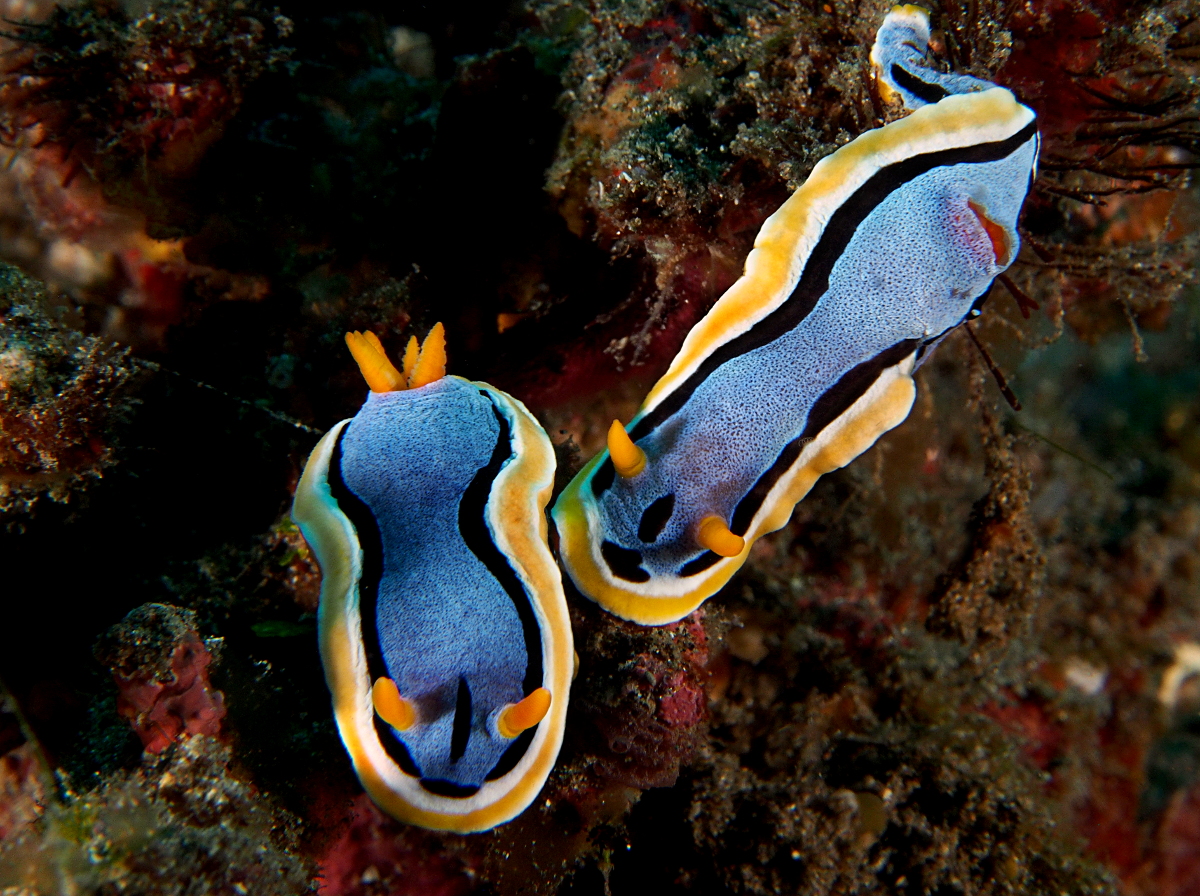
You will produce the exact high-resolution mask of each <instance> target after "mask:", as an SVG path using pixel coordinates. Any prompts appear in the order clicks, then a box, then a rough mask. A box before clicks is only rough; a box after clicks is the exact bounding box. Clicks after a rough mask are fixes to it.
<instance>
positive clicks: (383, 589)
mask: <svg viewBox="0 0 1200 896" xmlns="http://www.w3.org/2000/svg"><path fill="white" fill-rule="evenodd" d="M500 432H501V430H500V423H499V421H498V420H497V417H496V412H495V410H494V405H493V403H492V401H491V400H490V399H489V398H488V397H487V395H486V394H485V393H483V392H481V390H480V389H479V388H477V387H475V386H473V385H471V384H470V383H468V382H466V381H465V380H461V379H458V378H456V377H445V378H443V379H441V380H438V381H437V382H435V383H431V384H430V385H428V386H425V387H423V388H421V389H415V390H412V391H400V392H388V393H383V394H379V393H375V392H372V393H371V394H370V396H369V397H368V399H367V401H366V403H365V404H364V405H363V407H362V409H361V410H360V411H359V412H358V414H357V415H355V417H354V418H353V419H352V420H351V421H350V423H349V424H348V426H347V427H346V430H345V433H344V435H343V437H342V440H341V451H342V454H341V467H340V468H341V474H342V478H343V481H344V482H345V484H346V486H347V487H348V488H349V489H350V491H351V492H353V493H354V495H355V496H357V497H358V498H359V499H360V500H361V501H363V502H364V503H365V504H366V506H367V507H368V508H369V509H370V512H371V515H372V516H373V517H374V519H375V521H376V522H377V524H378V529H379V535H380V538H381V541H382V547H383V551H382V558H383V565H382V574H381V577H380V581H379V590H378V600H377V603H376V608H375V614H374V617H375V625H376V628H377V631H378V636H379V638H378V643H379V649H380V652H381V654H382V659H383V662H384V664H385V665H386V667H387V674H388V677H390V678H392V679H393V680H394V681H395V682H396V685H397V687H398V688H399V690H400V693H401V694H403V695H404V696H405V697H406V698H407V699H409V700H412V701H413V702H414V703H416V704H417V706H418V713H419V716H420V719H421V722H420V723H419V724H417V725H415V726H414V727H413V728H410V729H409V730H407V731H403V732H401V731H396V732H395V734H396V736H397V737H398V738H399V740H400V741H402V742H403V743H404V745H405V746H406V747H407V748H408V750H409V753H410V754H411V756H412V759H413V761H414V762H415V763H416V765H417V767H418V769H419V771H420V773H421V776H422V777H425V778H435V779H440V780H444V781H450V782H452V783H455V784H459V785H462V786H468V787H475V786H479V785H481V784H482V783H483V781H484V778H485V777H486V775H487V774H488V772H490V771H491V770H492V769H493V768H494V767H495V765H496V763H497V762H498V761H499V759H500V757H501V755H502V754H503V753H504V751H505V750H506V749H507V748H508V747H509V746H510V745H511V744H512V741H511V740H508V739H505V738H503V737H501V736H500V735H499V734H498V733H497V732H496V729H495V724H494V716H495V714H496V713H497V712H498V711H499V710H500V709H501V708H503V707H504V706H505V705H506V704H509V703H516V702H518V701H519V700H520V699H521V698H522V697H523V696H524V691H523V689H522V681H523V679H524V676H525V671H526V665H527V655H526V650H525V636H524V633H523V631H522V626H521V621H520V618H519V617H518V614H517V611H516V609H515V607H514V605H513V601H512V599H511V598H510V597H509V595H508V594H507V593H506V592H505V590H504V588H503V586H502V585H501V584H500V583H499V582H498V581H497V580H496V578H495V577H493V575H492V574H491V572H489V570H488V568H487V567H486V566H485V565H484V563H483V562H482V561H481V560H480V559H479V557H477V556H476V555H475V553H473V552H472V550H471V548H470V547H469V546H468V545H467V543H466V542H465V541H464V540H463V536H462V534H461V532H460V529H459V507H460V499H461V498H462V496H463V493H464V492H465V491H466V490H467V488H468V486H469V485H470V484H471V482H472V480H473V479H474V478H475V476H476V474H477V473H478V472H479V471H480V470H481V468H484V467H486V466H487V465H488V463H489V461H490V460H491V458H492V455H493V451H494V450H495V449H496V444H497V439H498V438H499V436H500ZM359 537H360V540H361V539H362V538H363V533H362V532H360V533H359ZM364 550H368V548H367V547H366V545H365V544H364ZM364 623H365V621H364ZM460 677H461V678H462V679H464V680H465V681H466V682H467V686H468V687H469V688H470V693H471V702H472V715H471V733H470V737H469V738H468V740H467V744H466V750H465V752H464V753H463V755H462V756H461V757H460V758H458V759H457V761H452V759H451V737H452V728H453V724H454V717H455V703H456V696H457V694H458V691H459V681H460Z"/></svg>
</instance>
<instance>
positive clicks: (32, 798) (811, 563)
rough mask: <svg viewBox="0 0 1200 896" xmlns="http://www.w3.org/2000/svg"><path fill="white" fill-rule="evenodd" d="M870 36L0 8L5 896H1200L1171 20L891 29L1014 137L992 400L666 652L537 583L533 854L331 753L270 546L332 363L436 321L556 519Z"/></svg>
mask: <svg viewBox="0 0 1200 896" xmlns="http://www.w3.org/2000/svg"><path fill="white" fill-rule="evenodd" d="M889 6H890V3H887V2H880V3H876V2H865V0H861V2H860V0H830V2H829V3H816V4H808V3H806V4H800V3H788V2H785V3H765V2H758V0H739V2H660V0H636V2H628V0H620V2H619V0H593V2H588V3H573V2H566V0H545V2H530V3H528V4H524V5H512V6H507V5H504V4H471V5H466V6H462V5H442V6H440V7H436V8H431V7H429V6H428V5H424V4H407V3H400V4H374V3H351V4H348V5H343V6H341V7H337V8H332V7H329V6H328V5H317V4H309V3H305V2H301V0H289V2H283V3H280V4H278V6H277V7H276V5H262V4H256V3H233V2H225V0H204V2H198V0H151V2H149V3H140V4H134V3H100V2H90V0H89V2H80V3H76V4H73V5H70V6H69V7H68V6H63V7H61V8H60V7H56V6H54V5H53V4H50V3H47V2H44V0H37V2H32V0H30V2H24V3H16V2H11V3H6V4H4V6H3V10H2V11H3V14H4V16H5V18H6V19H8V20H12V21H21V22H23V23H25V24H22V25H20V26H18V25H13V26H6V28H5V34H4V35H3V40H4V41H5V42H6V43H5V49H6V50H7V51H9V52H7V53H6V55H4V56H3V58H2V60H0V65H3V66H4V69H3V71H2V72H0V133H2V135H3V137H4V149H3V154H4V161H5V163H6V164H5V165H4V166H0V169H2V170H0V259H3V260H5V261H7V262H9V263H11V264H12V265H15V266H16V267H8V266H5V267H4V268H3V269H2V270H0V523H2V524H3V525H4V526H5V529H4V534H3V536H2V537H0V568H2V569H3V570H4V571H5V578H4V585H3V595H4V597H5V600H4V601H3V605H4V607H5V610H6V612H7V613H8V615H7V616H6V617H5V619H4V621H3V622H2V623H0V894H3V896H17V894H20V896H27V894H31V893H32V894H38V896H50V894H57V893H59V892H75V893H80V894H101V893H105V894H107V893H116V892H123V893H144V894H158V893H166V894H174V893H179V894H186V893H197V894H198V893H205V894H208V893H237V894H245V893H281V894H285V893H286V894H290V893H307V892H320V893H325V894H339V896H340V894H354V896H359V894H362V896H381V894H402V893H416V892H420V893H423V894H456V896H457V894H464V893H472V892H478V893H495V894H564V896H566V894H571V896H590V894H600V893H606V892H611V893H626V892H643V891H648V890H656V891H659V892H662V893H664V894H667V893H670V894H674V893H679V894H709V893H730V892H732V893H746V894H766V893H813V894H851V893H856V894H866V893H887V894H895V893H912V894H918V893H920V894H937V896H948V894H956V893H963V894H967V893H970V894H1025V893H1037V894H1041V893H1069V894H1114V896H1115V894H1120V896H1151V894H1154V896H1158V894H1170V896H1189V894H1191V893H1194V892H1196V891H1197V888H1200V352H1198V351H1197V345H1198V342H1197V340H1198V339H1200V292H1198V287H1197V283H1196V275H1195V270H1196V256H1197V249H1198V245H1200V244H1198V238H1197V224H1198V223H1200V215H1198V208H1200V205H1198V196H1197V193H1196V189H1195V187H1194V186H1193V185H1192V182H1191V171H1192V170H1193V169H1194V167H1195V165H1196V163H1197V151H1198V150H1200V147H1198V146H1197V138H1198V136H1200V130H1198V128H1197V121H1198V120H1200V116H1198V115H1197V110H1198V109H1200V87H1198V86H1197V85H1200V78H1198V75H1200V71H1197V65H1198V64H1200V63H1198V61H1197V60H1200V3H1196V2H1194V0H1174V2H1167V3H1140V4H1118V3H1113V2H1108V0H1034V2H1031V3H1025V4H1010V3H1002V2H999V0H995V2H992V0H983V2H978V3H966V2H963V3H956V2H938V3H933V4H930V6H931V16H932V20H933V23H934V28H935V34H934V54H933V57H934V59H935V60H936V61H937V64H938V65H940V66H941V67H943V68H945V69H947V70H949V69H954V70H958V71H965V72H968V73H971V74H975V75H978V76H980V77H986V78H989V79H990V80H993V81H996V82H997V83H1000V84H1004V85H1006V86H1009V87H1011V88H1012V89H1013V90H1014V91H1015V92H1016V93H1017V94H1018V95H1019V97H1020V99H1021V100H1022V101H1023V102H1025V103H1027V104H1029V105H1030V106H1031V107H1033V108H1034V109H1035V110H1036V111H1037V112H1038V115H1039V121H1040V125H1041V128H1042V133H1043V137H1044V143H1043V147H1042V157H1041V170H1040V172H1039V176H1038V178H1037V180H1036V181H1035V183H1034V185H1033V191H1032V193H1031V198H1030V201H1029V203H1028V204H1027V207H1026V210H1025V213H1024V216H1023V219H1022V239H1023V242H1024V243H1025V245H1026V246H1027V249H1026V250H1025V251H1024V252H1023V253H1022V255H1021V256H1020V258H1019V259H1018V262H1017V263H1016V264H1015V265H1014V267H1013V268H1012V269H1011V271H1010V273H1009V279H1010V281H1011V288H1010V286H1008V285H1000V284H998V285H997V286H996V287H995V289H994V291H993V294H992V296H991V298H990V300H989V302H988V304H987V306H986V308H985V311H984V314H983V315H982V317H981V318H980V319H979V320H978V322H976V323H974V324H973V325H972V329H973V333H974V335H975V336H976V337H977V339H978V342H979V343H980V344H981V345H982V346H983V347H984V348H985V349H986V350H987V353H988V357H989V360H985V358H984V355H983V354H982V353H981V352H980V351H979V350H978V349H977V348H976V347H975V345H974V344H973V343H972V340H971V339H969V338H968V337H967V334H966V333H963V332H961V331H959V332H956V333H954V334H952V335H951V336H950V337H949V338H948V339H947V340H946V341H945V342H944V343H943V345H942V346H941V347H940V348H939V349H938V351H937V353H936V354H935V355H934V356H933V357H932V359H931V360H930V361H929V362H928V363H927V364H925V365H924V366H923V367H922V368H921V369H920V371H919V372H918V374H917V378H918V381H919V398H918V401H917V404H916V406H915V407H914V408H913V410H912V413H911V414H910V416H909V419H908V420H907V421H906V422H905V423H904V424H903V425H902V426H900V427H899V428H897V429H896V430H894V431H893V432H891V433H889V434H888V435H886V436H885V437H884V438H882V439H881V440H880V441H879V443H878V444H876V445H875V447H874V448H872V449H871V450H870V451H869V452H868V453H866V454H865V455H864V456H862V457H861V458H860V459H858V460H857V461H856V462H855V463H854V464H852V465H851V466H849V467H847V468H846V469H844V470H841V471H838V472H835V473H832V474H829V475H828V476H826V477H825V478H824V479H822V480H821V481H820V483H818V485H817V486H816V487H815V488H814V489H813V491H812V493H811V494H810V495H809V496H808V497H807V498H805V499H804V501H803V502H801V503H800V504H799V505H798V507H797V509H796V512H795V514H794V516H793V518H792V521H791V523H790V524H789V525H788V526H787V527H786V528H785V529H783V530H781V531H779V532H777V533H775V534H774V535H772V536H770V537H768V538H765V539H763V540H762V541H761V542H760V543H759V544H758V545H756V547H755V548H754V550H753V552H752V553H751V557H750V559H749V561H748V562H747V564H746V566H745V568H744V569H743V570H742V571H741V572H740V573H739V574H738V575H737V576H736V577H735V578H734V579H733V580H732V581H731V583H730V584H729V585H728V586H727V587H726V588H725V589H724V590H723V591H722V592H721V593H719V594H718V595H716V596H714V597H713V598H712V599H711V600H709V602H708V603H707V604H706V605H705V606H704V608H703V609H702V610H701V611H698V612H697V613H694V614H692V615H691V616H689V617H687V618H685V619H684V620H682V621H680V622H679V623H677V624H675V625H671V626H664V627H661V628H642V627H638V626H635V625H632V624H629V623H625V622H622V621H621V620H618V619H615V618H613V617H611V616H609V615H607V614H605V613H604V612H603V611H601V610H600V609H599V608H598V607H596V606H595V605H593V604H592V603H590V602H589V601H587V600H586V599H584V598H583V597H581V596H580V595H579V594H577V593H574V592H573V591H572V590H571V589H570V588H568V595H567V598H568V603H569V605H570V610H571V615H572V623H573V627H574V631H575V642H576V649H577V651H578V653H579V672H578V677H577V678H576V680H575V682H574V684H573V688H572V701H571V707H570V712H569V717H568V721H567V733H566V739H565V742H564V745H563V749H562V752H561V754H560V757H559V761H558V764H557V766H556V768H555V770H554V772H553V773H552V774H551V777H550V779H549V781H548V782H547V784H546V787H545V788H544V790H543V791H542V793H541V794H540V795H539V797H538V798H537V800H535V802H534V804H533V805H531V806H530V808H529V809H528V810H527V811H526V812H525V813H523V814H522V815H520V816H519V817H518V818H516V819H514V820H513V821H512V822H510V823H508V824H506V825H503V826H501V827H499V828H497V829H495V830H493V831H489V832H487V833H484V834H479V835H472V836H453V835H444V834H434V833H431V832H427V831H422V830H418V829H416V828H412V827H406V826H403V825H400V824H399V823H397V822H394V821H392V820H391V819H388V818H387V817H386V816H384V815H383V814H382V813H380V812H379V811H378V810H377V809H376V808H375V807H374V806H373V805H372V804H371V803H370V802H369V801H368V800H367V799H366V798H365V796H364V794H363V793H362V790H361V787H360V786H359V785H358V782H357V780H356V779H355V777H354V775H353V772H352V770H351V768H350V764H349V760H348V759H347V757H346V755H345V751H344V749H343V748H342V745H341V742H340V740H339V738H338V734H337V731H336V729H335V727H334V723H333V718H332V713H331V709H330V705H329V695H328V691H327V689H326V686H325V683H324V679H323V675H322V670H321V667H320V661H319V657H318V652H317V647H316V643H315V635H316V623H315V613H316V610H317V595H318V590H319V580H320V571H319V569H318V568H317V565H316V562H315V559H314V558H313V556H312V554H311V552H309V550H308V548H307V546H306V545H305V543H304V541H303V539H302V538H301V537H300V535H299V533H298V531H297V530H296V528H295V526H293V525H292V524H291V523H290V522H289V521H287V519H286V510H287V507H288V505H289V503H290V500H291V494H292V492H293V490H294V487H295V483H296V480H297V478H298V476H299V471H300V469H301V467H302V465H303V463H304V459H305V457H306V456H307V453H308V451H309V450H310V449H311V447H312V445H313V444H314V443H315V442H316V439H317V438H318V436H319V435H320V433H322V432H324V431H325V430H326V429H328V428H329V427H330V426H331V425H332V424H333V423H335V422H336V421H337V420H339V419H342V418H343V417H346V416H349V415H350V414H352V413H353V411H354V409H355V408H356V407H357V406H358V405H359V403H361V400H362V394H363V385H362V380H361V378H360V377H359V374H358V372H357V371H356V370H355V369H354V364H353V362H352V361H351V359H350V357H349V355H348V354H347V353H346V351H345V349H344V345H343V342H342V337H343V333H344V332H345V331H346V330H366V329H370V330H372V331H374V332H375V333H376V334H378V336H379V337H380V339H381V340H382V342H383V344H384V345H385V347H386V348H387V350H388V352H389V353H390V354H391V356H392V357H399V356H401V355H402V353H403V352H402V350H403V346H404V344H405V342H407V340H408V338H409V336H410V335H412V334H417V335H421V334H423V333H425V332H426V331H427V330H428V328H429V327H430V326H431V325H432V324H433V323H434V322H435V321H438V320H442V321H445V324H446V330H447V333H448V337H449V369H450V372H451V373H454V374H458V375H462V376H465V377H469V378H474V379H484V380H487V381H489V382H492V383H494V384H495V385H496V386H498V387H499V388H503V389H505V390H507V391H509V392H511V393H512V394H513V395H515V396H516V397H517V398H519V399H521V400H522V401H524V402H525V403H526V404H527V405H528V407H529V408H530V410H531V411H533V412H534V413H535V414H536V415H537V416H538V418H539V420H540V421H541V422H542V424H543V425H544V426H545V428H546V430H547V431H548V432H549V434H550V435H551V438H552V440H553V441H554V442H555V443H556V447H557V451H558V460H559V474H558V479H557V482H556V492H557V491H559V490H561V488H562V486H563V485H564V484H565V483H566V481H568V480H569V478H570V476H571V475H573V473H574V472H575V471H576V470H577V469H578V468H579V467H580V466H581V464H582V462H584V461H586V460H587V459H589V458H590V457H591V456H592V455H593V454H594V453H595V452H596V451H597V450H598V449H599V448H600V447H602V446H603V444H604V438H605V432H606V431H607V429H608V427H609V425H610V424H611V422H612V420H613V418H614V417H616V418H620V419H621V420H628V419H629V417H630V416H631V414H632V413H633V411H634V409H635V408H636V406H637V404H638V402H639V401H640V399H641V398H642V396H643V395H644V394H645V391H646V389H647V388H648V386H649V384H650V383H652V382H653V381H654V380H655V379H656V378H657V376H658V375H659V374H661V373H662V371H663V369H664V368H665V365H666V364H667V362H668V361H669V359H670V358H671V356H672V355H673V354H674V352H675V351H676V349H677V348H678V346H679V344H680V343H681V341H682V339H683V338H684V336H685V335H686V333H687V331H688V329H689V328H690V327H691V325H692V324H693V323H694V322H695V321H696V320H698V319H700V317H702V316H703V314H704V313H705V312H706V311H707V309H708V308H709V307H710V306H711V305H712V303H713V302H714V301H715V300H716V299H717V298H718V297H719V295H720V294H721V293H722V292H723V290H724V289H725V288H726V287H727V286H728V285H729V284H730V283H732V282H733V280H734V279H736V278H737V276H738V275H739V273H740V270H741V265H742V261H743V260H744V258H745V255H746V253H747V252H748V250H749V248H750V247H751V245H752V243H753V240H754V237H755V235H756V233H757V232H758V229H759V227H760V225H761V224H762V221H763V220H764V218H765V217H766V216H767V215H769V214H770V213H771V212H773V211H774V209H775V208H776V207H777V206H778V205H779V203H780V202H782V201H783V199H785V198H786V197H787V196H788V195H789V193H790V192H791V191H792V190H793V189H795V188H796V187H797V186H798V185H799V184H800V183H802V182H803V181H804V179H805V178H806V177H807V176H808V173H809V172H810V171H811V170H812V167H813V165H814V164H815V163H816V162H817V161H818V160H819V159H821V158H822V157H824V156H825V155H827V154H828V153H829V152H831V151H832V150H833V149H835V148H837V147H838V146H841V145H843V144H845V143H847V142H848V141H849V140H851V139H853V138H854V137H855V136H857V135H858V134H860V133H861V132H863V131H864V130H866V129H868V128H872V127H878V126H880V125H882V124H883V123H885V122H886V121H887V120H888V119H889V116H892V115H894V114H895V112H894V110H893V109H892V108H891V107H890V106H888V105H887V104H886V103H885V102H884V101H883V100H882V99H881V98H880V97H879V95H878V93H877V91H876V89H875V87H874V85H873V84H872V83H871V81H870V79H869V77H868V75H867V73H868V71H869V65H868V63H867V60H866V53H867V50H868V48H869V46H870V43H871V40H872V39H873V36H874V32H875V29H876V28H877V27H878V23H879V21H880V20H881V19H882V16H883V15H884V14H885V13H886V11H887V9H888V8H889ZM989 366H994V367H995V368H997V369H998V370H999V371H1000V372H1001V373H1002V375H1003V376H1004V378H1005V379H1006V381H1007V384H1008V387H1009V388H1010V390H1011V392H1012V393H1013V394H1014V395H1015V396H1016V397H1017V398H1019V400H1020V404H1021V405H1022V408H1023V409H1022V410H1021V411H1019V412H1017V411H1014V410H1012V408H1011V406H1010V405H1009V404H1008V403H1006V401H1005V399H1004V397H1003V395H1002V393H1001V391H1000V390H999V389H998V388H997V385H996V382H995V378H994V377H993V375H992V373H991V372H990V370H989Z"/></svg>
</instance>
